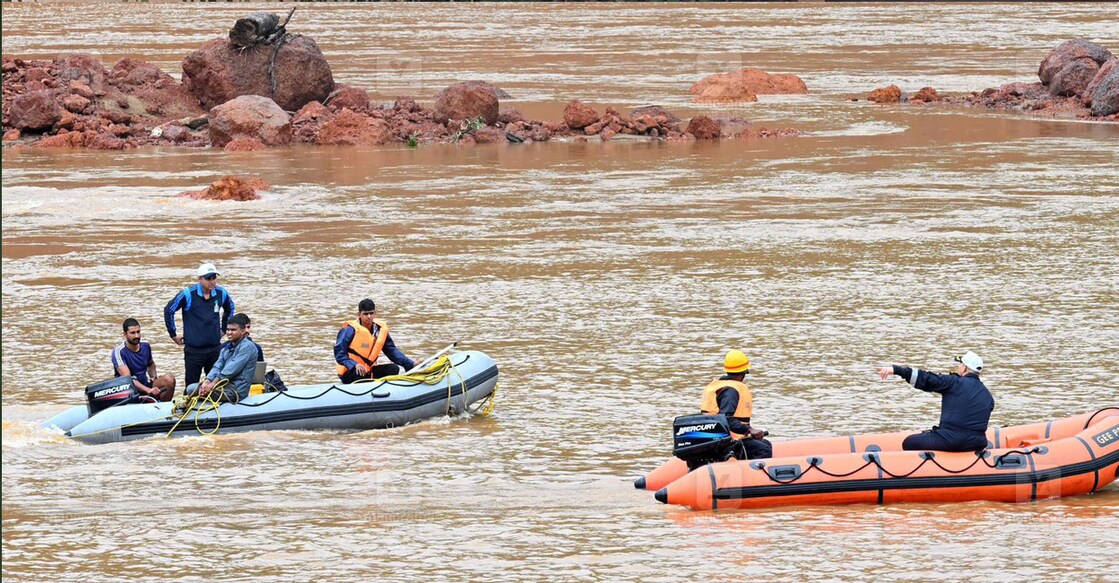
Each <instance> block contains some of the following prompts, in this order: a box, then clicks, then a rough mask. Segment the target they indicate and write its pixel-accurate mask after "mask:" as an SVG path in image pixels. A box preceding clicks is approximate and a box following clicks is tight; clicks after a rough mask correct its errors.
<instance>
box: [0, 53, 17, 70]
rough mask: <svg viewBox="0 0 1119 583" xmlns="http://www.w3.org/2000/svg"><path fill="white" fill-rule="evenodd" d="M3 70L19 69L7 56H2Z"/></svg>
mask: <svg viewBox="0 0 1119 583" xmlns="http://www.w3.org/2000/svg"><path fill="white" fill-rule="evenodd" d="M3 70H4V72H5V73H15V72H16V71H18V70H19V65H17V64H16V62H15V61H13V60H11V59H9V58H8V57H4V64H3Z"/></svg>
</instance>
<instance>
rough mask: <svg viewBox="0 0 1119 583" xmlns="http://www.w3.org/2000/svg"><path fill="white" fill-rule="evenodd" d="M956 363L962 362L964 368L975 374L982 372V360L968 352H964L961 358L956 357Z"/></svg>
mask: <svg viewBox="0 0 1119 583" xmlns="http://www.w3.org/2000/svg"><path fill="white" fill-rule="evenodd" d="M956 362H962V363H963V364H964V366H966V367H968V368H970V369H971V370H974V371H976V372H979V371H981V370H983V359H982V358H979V355H978V354H976V353H974V352H972V351H970V350H969V351H967V352H965V353H964V355H963V356H957V357H956Z"/></svg>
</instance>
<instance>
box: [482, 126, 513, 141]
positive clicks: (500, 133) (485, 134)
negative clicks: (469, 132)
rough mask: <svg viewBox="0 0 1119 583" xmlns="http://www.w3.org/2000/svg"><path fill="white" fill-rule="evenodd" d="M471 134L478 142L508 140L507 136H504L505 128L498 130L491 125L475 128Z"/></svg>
mask: <svg viewBox="0 0 1119 583" xmlns="http://www.w3.org/2000/svg"><path fill="white" fill-rule="evenodd" d="M473 134H474V141H475V142H477V143H479V144H504V143H505V142H507V141H509V140H508V138H506V137H505V130H500V129H498V128H495V127H492V126H486V127H484V128H481V129H478V130H475V131H474V132H473Z"/></svg>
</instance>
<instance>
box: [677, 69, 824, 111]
mask: <svg viewBox="0 0 1119 583" xmlns="http://www.w3.org/2000/svg"><path fill="white" fill-rule="evenodd" d="M688 92H689V93H691V94H692V95H695V96H696V97H695V102H696V103H733V102H745V101H757V100H758V95H789V94H805V93H808V86H806V85H805V84H804V81H802V80H801V78H800V77H797V76H796V75H793V74H789V73H781V74H771V73H766V72H765V71H762V70H761V69H755V68H752V67H746V68H743V69H740V70H738V71H732V72H730V73H716V74H714V75H709V76H707V77H704V78H703V79H702V80H700V81H699V82H698V83H696V84H695V85H692V87H691V89H689V90H688Z"/></svg>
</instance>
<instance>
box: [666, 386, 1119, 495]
mask: <svg viewBox="0 0 1119 583" xmlns="http://www.w3.org/2000/svg"><path fill="white" fill-rule="evenodd" d="M895 435H903V434H884V435H881V436H870V435H868V436H857V437H851V438H847V437H844V438H825V439H820V440H803V441H802V442H800V444H799V445H796V446H792V445H790V446H789V447H788V448H786V449H781V450H779V449H778V447H777V446H778V444H774V456H775V457H774V458H772V459H764V460H731V461H726V462H719V463H712V464H708V465H706V466H703V467H701V468H698V469H696V470H695V471H693V472H690V473H688V474H686V475H684V476H683V477H680V478H679V479H676V480H674V481H673V482H672V483H670V484H668V485H667V486H665V487H663V488H661V489H659V490H658V491H657V492H656V495H655V497H656V499H657V500H658V501H660V502H664V503H667V504H679V505H683V506H690V507H692V508H696V509H725V508H759V507H767V506H784V505H796V504H864V503H865V504H888V503H893V502H963V501H969V500H992V501H1002V502H1028V501H1032V500H1039V499H1045V498H1059V497H1063V496H1073V495H1077V494H1086V493H1090V492H1095V491H1098V490H1100V489H1101V488H1103V487H1105V486H1107V485H1108V484H1110V483H1112V482H1113V481H1115V480H1116V473H1117V472H1119V407H1108V408H1105V409H1100V410H1098V411H1096V412H1094V413H1086V414H1084V415H1077V416H1075V417H1070V418H1068V419H1062V420H1059V421H1048V422H1042V423H1035V424H1031V425H1022V426H1018V427H1004V428H999V429H995V430H993V431H992V432H990V433H988V439H989V440H990V441H991V446H992V448H991V449H987V450H984V451H982V452H979V453H975V452H962V453H949V452H940V451H899V450H900V447H901V446H900V443H901V442H900V439H898V440H897V442H896V444H895V443H894V442H892V441H889V442H887V441H881V442H879V440H884V439H885V438H886V437H891V436H895ZM903 436H904V435H903ZM868 438H869V439H868ZM835 439H842V440H846V443H847V451H845V452H842V453H839V452H831V453H820V451H821V450H824V449H827V448H829V447H830V448H834V447H835V444H834V443H833V441H832V440H835ZM891 439H893V437H891ZM812 442H815V443H816V444H817V445H818V446H819V447H820V449H818V450H816V452H815V453H811V452H809V453H805V448H808V447H809V446H808V444H809V443H812ZM872 442H874V443H872ZM785 443H787V444H794V443H798V442H785ZM886 445H891V446H894V447H893V448H892V449H891V448H888V447H886ZM876 446H877V447H876ZM794 449H795V450H796V451H797V452H796V453H788V452H789V451H791V450H794ZM777 456H781V457H777ZM663 469H664V468H663V467H662V468H661V470H663ZM684 469H685V470H686V469H687V468H686V467H685V468H684ZM658 471H660V470H658Z"/></svg>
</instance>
